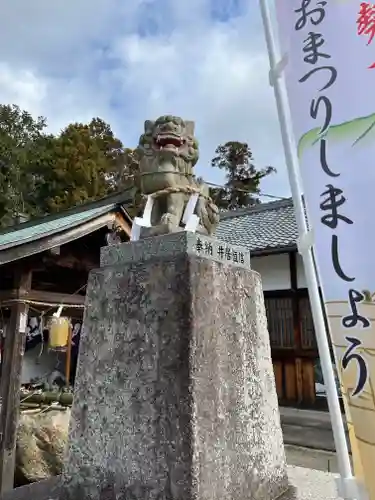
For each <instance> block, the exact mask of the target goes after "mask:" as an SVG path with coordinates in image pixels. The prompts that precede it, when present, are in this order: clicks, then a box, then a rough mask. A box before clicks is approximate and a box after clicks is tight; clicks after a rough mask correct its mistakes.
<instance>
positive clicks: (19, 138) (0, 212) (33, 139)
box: [0, 105, 46, 225]
mask: <svg viewBox="0 0 375 500" xmlns="http://www.w3.org/2000/svg"><path fill="white" fill-rule="evenodd" d="M45 127H46V122H45V119H44V118H43V117H38V118H37V119H34V118H33V117H32V116H31V115H30V114H29V113H28V112H27V111H22V110H21V109H20V108H19V107H18V106H16V105H6V106H0V221H1V225H7V224H9V223H10V222H11V221H12V219H13V217H14V213H15V212H28V213H31V214H33V213H34V212H35V207H34V206H33V204H32V203H31V205H30V200H29V193H30V190H31V189H32V186H33V168H34V166H35V165H37V164H38V161H39V153H40V148H42V150H43V147H44V146H43V145H42V143H43V134H44V129H45Z"/></svg>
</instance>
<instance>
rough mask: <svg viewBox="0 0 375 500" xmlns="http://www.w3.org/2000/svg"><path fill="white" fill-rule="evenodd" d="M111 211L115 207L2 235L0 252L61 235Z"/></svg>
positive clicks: (81, 213)
mask: <svg viewBox="0 0 375 500" xmlns="http://www.w3.org/2000/svg"><path fill="white" fill-rule="evenodd" d="M111 209H113V205H105V206H103V207H99V208H94V209H93V210H87V211H84V212H79V213H76V214H73V215H67V216H65V217H60V218H58V219H55V220H52V221H49V222H40V223H39V224H35V225H34V226H29V227H26V228H24V229H19V230H18V231H12V232H10V233H5V234H2V235H0V250H4V249H5V248H9V247H12V246H14V245H22V244H23V243H27V242H28V241H35V240H37V239H39V238H45V237H46V236H51V235H52V234H55V233H60V232H61V231H64V230H66V229H72V228H73V227H76V226H78V225H79V224H83V223H84V222H88V221H90V220H92V219H95V217H98V216H100V215H103V214H105V213H108V212H109V211H110V210H111Z"/></svg>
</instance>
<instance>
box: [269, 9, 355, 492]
mask: <svg viewBox="0 0 375 500" xmlns="http://www.w3.org/2000/svg"><path fill="white" fill-rule="evenodd" d="M276 1H282V0H276ZM259 3H260V10H261V14H262V20H263V25H264V32H265V38H266V44H267V50H268V55H269V60H270V68H271V70H270V82H271V85H272V86H273V89H274V92H275V99H276V106H277V112H278V116H279V122H280V129H281V136H282V142H283V147H284V154H285V160H286V165H287V169H288V175H289V182H290V188H291V191H292V197H293V204H294V208H295V212H296V219H297V226H298V233H299V242H298V250H299V252H300V254H301V255H302V258H303V264H304V268H305V272H306V281H307V287H308V291H309V298H310V303H311V311H312V317H313V321H314V327H315V333H316V339H317V345H318V351H319V357H320V362H321V367H322V372H323V378H324V385H325V386H326V391H327V401H328V408H329V413H330V417H331V422H332V430H333V437H334V441H335V447H336V453H337V459H338V465H339V471H340V475H341V484H340V488H339V489H340V490H341V491H340V494H341V496H343V498H345V499H353V500H354V499H359V498H360V496H359V491H358V488H357V485H356V482H355V478H353V476H352V470H351V464H350V459H349V452H348V446H347V443H346V436H345V430H344V424H343V420H342V415H341V409H340V402H339V397H338V394H337V389H336V383H335V375H334V371H333V367H332V362H331V353H330V348H329V343H328V335H327V332H326V325H325V321H324V313H323V308H322V303H321V300H320V296H319V284H318V278H317V273H316V268H315V263H314V259H313V254H312V244H313V238H312V233H311V231H309V230H308V228H307V224H306V218H305V210H304V205H303V202H302V192H301V188H300V181H299V164H298V159H297V155H296V148H295V143H294V135H293V131H292V128H291V126H290V122H289V120H288V116H287V110H288V107H289V104H288V98H287V94H286V88H285V82H284V78H283V76H282V74H281V73H282V71H283V68H284V66H285V64H286V63H287V61H286V59H285V58H284V59H282V60H280V61H279V60H278V58H277V45H276V42H275V37H274V32H273V28H272V21H271V13H270V9H269V6H268V2H267V0H259Z"/></svg>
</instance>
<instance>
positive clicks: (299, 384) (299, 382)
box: [289, 252, 303, 403]
mask: <svg viewBox="0 0 375 500" xmlns="http://www.w3.org/2000/svg"><path fill="white" fill-rule="evenodd" d="M289 268H290V288H291V289H292V292H293V298H292V300H293V334H294V349H295V350H297V351H301V349H302V336H301V318H300V310H299V301H298V280H297V254H296V252H291V253H290V254H289ZM295 374H296V393H297V394H296V396H297V401H298V403H301V402H302V400H303V377H302V359H301V358H300V357H297V358H296V359H295Z"/></svg>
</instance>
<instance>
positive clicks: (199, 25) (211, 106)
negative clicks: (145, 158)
mask: <svg viewBox="0 0 375 500" xmlns="http://www.w3.org/2000/svg"><path fill="white" fill-rule="evenodd" d="M213 1H214V0H190V1H189V2H176V1H172V0H132V2H123V1H120V0H92V1H91V2H88V0H76V2H75V3H74V4H73V2H71V0H70V2H57V3H56V2H47V1H46V0H35V1H34V2H32V4H33V8H31V4H30V7H27V6H26V4H25V3H24V2H23V1H22V2H21V0H14V1H13V2H9V4H8V5H7V7H6V8H4V7H3V9H2V10H3V11H5V15H4V12H3V15H2V18H1V20H0V28H1V29H0V47H1V48H0V102H2V103H16V104H18V105H20V106H21V107H22V108H25V109H27V110H29V111H30V112H31V113H33V114H43V115H45V116H47V118H48V122H49V123H50V126H51V128H52V129H53V130H54V131H56V130H58V129H59V128H61V127H63V126H64V125H66V124H67V123H69V122H70V121H76V120H80V121H87V120H89V119H90V118H91V117H92V116H101V117H102V118H104V119H106V120H108V121H109V122H110V123H111V124H112V126H113V128H114V130H115V131H116V133H117V134H118V135H119V136H120V137H121V139H122V140H123V141H124V143H125V144H126V145H129V146H134V145H135V144H136V141H137V138H138V136H139V134H140V133H141V132H142V127H143V122H144V120H145V119H152V118H156V117H157V116H159V115H161V114H167V113H168V114H169V113H171V114H177V115H181V116H183V117H184V118H186V119H193V120H195V121H196V133H197V136H198V139H199V141H200V145H201V161H200V163H199V166H198V170H199V174H201V175H202V174H203V176H204V177H205V178H206V179H207V180H211V181H214V182H215V181H218V180H219V181H220V180H221V179H222V177H221V174H220V173H217V172H215V171H214V170H212V169H210V168H209V160H210V158H211V157H212V156H213V153H214V149H215V147H216V146H217V145H218V144H220V143H222V142H225V141H228V140H237V139H238V140H243V141H247V142H248V143H249V145H250V146H251V147H252V149H253V152H254V156H255V160H256V163H257V164H258V165H259V166H264V165H270V164H272V165H274V166H275V167H277V168H278V170H279V173H278V174H277V175H276V176H273V178H269V179H267V180H265V181H264V182H263V184H262V188H263V190H264V191H265V192H269V193H272V194H277V195H288V194H289V188H288V183H287V180H286V174H285V168H284V160H283V154H282V148H281V144H280V137H279V130H278V124H277V119H276V112H275V105H274V98H273V94H272V90H271V89H270V88H269V86H268V59H267V56H266V53H265V48H264V44H263V35H262V31H261V24H260V18H259V13H258V12H257V4H256V3H255V2H252V0H243V1H242V2H241V0H237V1H234V0H233V2H232V3H230V2H229V0H227V2H226V3H225V2H224V0H223V2H224V3H223V6H224V11H225V12H224V11H223V12H221V14H220V17H221V18H223V16H224V17H229V14H230V12H234V9H235V10H236V14H237V15H236V16H235V17H232V18H229V20H228V21H227V22H219V21H217V20H216V21H214V20H213V19H212V5H213V4H212V2H213ZM21 3H22V5H21ZM125 4H126V5H125ZM130 4H131V5H130ZM219 4H220V5H221V3H220V0H215V11H216V13H217V12H218V10H219V6H220V5H219ZM27 5H28V4H27ZM229 5H231V7H232V10H230V9H229V7H228V6H229ZM21 11H22V13H23V15H22V16H20V15H19V12H21ZM26 11H27V12H26ZM14 34H17V35H16V36H14ZM13 38H14V40H13Z"/></svg>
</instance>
